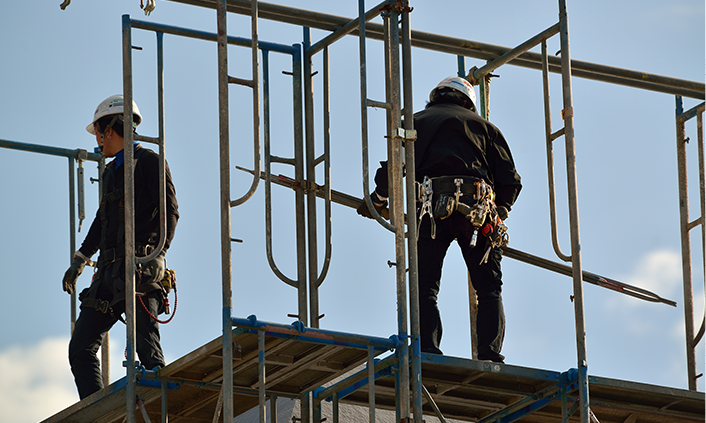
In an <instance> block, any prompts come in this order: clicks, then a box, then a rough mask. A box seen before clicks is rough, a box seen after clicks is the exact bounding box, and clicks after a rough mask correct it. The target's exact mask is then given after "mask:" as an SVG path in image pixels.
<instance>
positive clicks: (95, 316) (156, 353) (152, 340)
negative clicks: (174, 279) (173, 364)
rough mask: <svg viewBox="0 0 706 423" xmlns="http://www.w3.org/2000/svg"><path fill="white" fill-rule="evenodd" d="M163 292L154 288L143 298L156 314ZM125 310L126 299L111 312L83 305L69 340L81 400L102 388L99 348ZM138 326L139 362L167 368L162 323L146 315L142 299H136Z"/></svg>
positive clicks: (70, 355)
mask: <svg viewBox="0 0 706 423" xmlns="http://www.w3.org/2000/svg"><path fill="white" fill-rule="evenodd" d="M99 293H100V291H99ZM161 295H162V293H161V292H160V291H153V292H151V293H149V294H147V295H145V296H143V297H142V301H143V302H144V304H145V306H146V307H147V309H148V310H149V312H150V313H152V315H153V316H158V314H159V308H160V306H161V302H162V299H161ZM124 309H125V302H124V301H123V302H120V303H118V304H116V306H115V307H114V310H113V313H112V314H111V313H110V312H108V313H102V312H100V311H97V310H96V309H94V308H91V307H83V306H81V312H80V314H79V316H78V319H77V320H76V325H75V326H74V332H73V334H72V335H71V341H70V342H69V363H70V364H71V372H72V373H73V374H74V380H75V382H76V387H77V388H78V394H79V397H80V398H81V399H83V398H86V397H87V396H89V395H91V394H93V393H94V392H97V391H99V390H101V389H103V379H102V377H101V371H100V361H99V359H98V357H97V352H98V348H99V347H100V346H101V342H102V341H103V334H105V333H106V332H108V331H109V330H110V329H111V328H112V327H113V325H114V324H115V323H116V322H117V321H118V316H120V315H121V314H122V313H123V312H124ZM135 326H136V333H135V344H136V345H135V346H136V350H137V355H138V357H139V359H140V363H141V364H142V365H143V366H144V367H145V368H147V369H149V370H151V369H153V368H154V367H155V366H160V367H164V365H165V362H164V354H163V352H162V347H161V345H160V336H159V324H158V323H157V322H156V321H155V320H154V319H153V318H152V317H150V316H149V314H147V312H146V311H145V308H144V307H143V306H142V304H141V303H140V300H139V298H138V299H136V302H135Z"/></svg>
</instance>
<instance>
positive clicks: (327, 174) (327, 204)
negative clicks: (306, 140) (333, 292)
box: [311, 47, 333, 319]
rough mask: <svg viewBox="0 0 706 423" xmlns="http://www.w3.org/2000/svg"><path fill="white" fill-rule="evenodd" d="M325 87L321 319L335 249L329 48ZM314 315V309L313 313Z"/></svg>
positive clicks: (317, 281)
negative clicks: (332, 222)
mask: <svg viewBox="0 0 706 423" xmlns="http://www.w3.org/2000/svg"><path fill="white" fill-rule="evenodd" d="M323 59H324V87H323V103H324V104H323V107H324V117H323V124H324V154H323V156H322V157H320V158H319V159H315V160H314V166H318V164H319V163H323V164H324V193H323V194H324V222H325V223H324V226H325V233H326V238H325V240H326V251H325V253H324V263H323V265H322V267H321V272H319V273H318V275H317V276H316V288H317V294H316V315H317V319H318V318H319V317H318V316H319V295H318V287H319V286H321V284H322V283H324V279H325V278H326V275H327V274H328V271H329V268H330V266H331V252H332V249H333V239H332V237H331V233H332V227H331V93H330V90H329V87H330V80H329V77H330V70H329V57H328V47H327V48H325V49H324V57H323ZM314 195H315V196H318V195H319V193H318V192H314ZM311 313H312V314H314V309H313V308H312V311H311Z"/></svg>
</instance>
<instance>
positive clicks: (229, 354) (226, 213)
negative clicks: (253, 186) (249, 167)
mask: <svg viewBox="0 0 706 423" xmlns="http://www.w3.org/2000/svg"><path fill="white" fill-rule="evenodd" d="M216 24H217V27H218V31H217V33H218V38H217V39H218V113H219V114H218V134H219V153H220V154H219V159H220V160H219V168H220V188H221V199H220V202H221V213H220V214H221V279H222V301H223V315H222V318H223V321H222V323H223V421H226V422H231V421H233V330H232V326H231V325H232V323H231V320H230V319H231V315H232V307H233V298H232V295H233V287H232V276H233V269H232V264H231V244H230V243H231V240H230V238H231V236H230V232H231V221H230V207H231V202H230V135H229V126H228V116H229V113H228V44H227V36H226V34H227V33H228V29H227V19H226V0H217V2H216Z"/></svg>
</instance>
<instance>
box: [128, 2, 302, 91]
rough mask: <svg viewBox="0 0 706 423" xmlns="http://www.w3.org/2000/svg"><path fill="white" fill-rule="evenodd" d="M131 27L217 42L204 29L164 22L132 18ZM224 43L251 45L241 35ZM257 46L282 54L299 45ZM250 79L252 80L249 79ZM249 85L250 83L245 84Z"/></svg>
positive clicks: (290, 51) (215, 37) (263, 43)
mask: <svg viewBox="0 0 706 423" xmlns="http://www.w3.org/2000/svg"><path fill="white" fill-rule="evenodd" d="M248 10H249V11H248V13H247V14H248V15H250V14H251V12H250V6H248ZM132 27H133V28H137V29H144V30H147V31H155V32H162V33H165V34H171V35H177V36H180V37H186V38H194V39H197V40H204V41H215V42H218V34H216V33H212V32H206V31H198V30H194V29H190V28H183V27H178V26H173V25H164V24H157V23H154V22H146V21H140V20H136V19H133V20H132ZM226 43H227V44H229V45H235V46H240V47H251V46H252V40H249V39H247V38H242V37H233V36H226ZM257 45H258V48H259V49H262V50H269V51H275V52H277V53H284V54H296V53H297V52H298V51H299V47H298V46H297V45H293V46H292V45H286V44H277V43H270V42H266V41H258V43H257ZM236 79H237V78H236ZM250 81H252V80H250ZM247 85H248V86H250V84H247Z"/></svg>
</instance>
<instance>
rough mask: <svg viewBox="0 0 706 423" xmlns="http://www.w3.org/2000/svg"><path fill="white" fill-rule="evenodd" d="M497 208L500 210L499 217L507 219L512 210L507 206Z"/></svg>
mask: <svg viewBox="0 0 706 423" xmlns="http://www.w3.org/2000/svg"><path fill="white" fill-rule="evenodd" d="M496 209H497V211H498V217H499V218H500V220H505V219H507V216H508V214H509V213H510V212H509V211H508V210H507V207H505V206H498V207H497V208H496Z"/></svg>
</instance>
